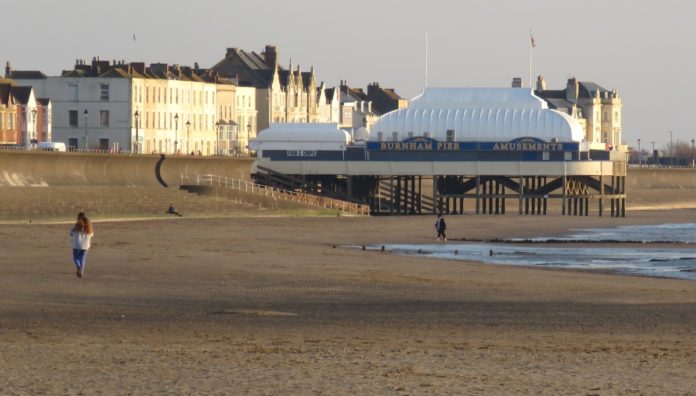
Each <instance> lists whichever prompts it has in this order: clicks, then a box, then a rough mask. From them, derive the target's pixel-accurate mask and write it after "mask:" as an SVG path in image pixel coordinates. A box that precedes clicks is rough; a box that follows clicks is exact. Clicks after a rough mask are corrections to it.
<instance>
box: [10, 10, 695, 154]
mask: <svg viewBox="0 0 696 396" xmlns="http://www.w3.org/2000/svg"><path fill="white" fill-rule="evenodd" d="M412 4H414V5H412ZM0 15H1V16H2V18H0V20H2V22H0V26H2V31H3V34H1V35H0V62H2V64H3V65H4V63H5V62H6V61H9V62H10V63H11V64H12V66H13V68H14V69H15V70H40V71H42V72H44V73H45V74H46V75H49V76H55V75H59V74H60V73H61V71H62V70H64V69H71V68H72V67H73V66H74V64H75V60H76V59H84V60H87V61H89V60H91V59H92V58H93V57H94V56H100V57H101V59H109V60H113V59H117V60H125V61H126V62H135V61H143V62H146V63H154V62H163V63H170V64H180V65H191V66H192V65H193V64H194V62H198V63H199V65H200V66H201V67H209V66H212V65H213V64H215V63H217V62H218V61H219V60H221V59H222V58H223V57H224V55H225V49H226V48H228V47H237V48H242V49H245V50H248V51H256V52H259V53H260V52H261V51H262V50H263V48H264V46H265V45H267V44H272V45H275V46H276V47H277V50H278V52H279V61H280V63H281V65H282V66H284V67H287V65H288V64H289V62H290V60H292V64H293V65H300V67H301V68H302V70H303V71H307V70H309V68H310V67H312V66H313V67H314V70H315V73H316V75H317V80H318V82H321V81H324V82H325V83H326V84H327V85H328V86H335V85H338V84H339V82H340V81H341V80H347V82H348V84H349V85H350V86H351V87H362V88H363V89H366V87H367V84H368V83H371V82H378V83H379V84H380V86H381V87H384V88H394V89H395V90H396V92H397V93H399V94H400V95H401V96H402V97H405V98H412V97H414V96H416V95H418V94H419V93H420V92H421V91H422V89H423V87H424V86H425V82H426V34H427V37H428V40H427V42H428V45H427V49H428V50H427V54H428V56H427V65H428V66H427V83H428V86H438V87H508V86H510V83H511V81H512V78H513V77H522V78H523V80H524V82H525V83H527V82H528V79H529V60H530V30H531V31H532V34H533V35H534V38H535V42H536V47H535V48H534V49H533V51H532V76H533V79H534V80H535V79H536V76H537V75H543V76H544V79H545V80H546V82H547V88H548V89H563V88H564V87H565V85H566V81H567V79H568V78H570V77H576V78H577V79H578V80H580V81H592V82H595V83H597V84H599V85H601V86H603V87H604V88H607V89H616V90H617V91H618V92H619V95H620V96H621V98H622V101H623V106H624V107H623V142H624V144H628V145H629V146H633V147H635V146H637V139H641V141H642V144H643V146H642V148H643V149H646V148H648V147H649V146H648V144H650V142H653V141H654V142H655V148H658V149H659V148H664V146H665V145H666V144H668V143H669V142H670V133H669V131H672V139H673V141H674V143H675V144H676V143H677V142H678V141H679V142H690V141H691V139H694V138H696V125H694V123H693V122H691V121H689V119H690V115H691V109H692V107H691V106H694V105H696V95H694V93H696V75H695V74H696V73H694V72H695V71H696V69H695V68H694V66H693V65H694V60H696V59H695V58H696V23H693V21H694V20H696V1H690V0H683V1H677V0H661V1H653V0H642V1H629V0H611V1H607V0H582V1H563V0H556V1H545V0H508V1H505V0H476V1H472V0H449V1H445V0H428V1H425V2H417V3H416V2H406V1H397V0H370V1H368V0H350V1H341V2H338V1H330V0H294V1H288V0H264V1H236V0H229V1H222V0H196V1H180V0H169V1H162V0H149V1H143V0H119V1H116V2H114V1H102V0H60V1H56V0H34V1H31V2H28V1H10V0H3V1H2V3H0Z"/></svg>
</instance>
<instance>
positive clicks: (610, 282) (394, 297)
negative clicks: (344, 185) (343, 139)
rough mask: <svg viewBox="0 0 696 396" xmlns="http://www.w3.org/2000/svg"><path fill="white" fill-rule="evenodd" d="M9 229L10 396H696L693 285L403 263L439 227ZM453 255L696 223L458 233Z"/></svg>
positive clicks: (2, 320)
mask: <svg viewBox="0 0 696 396" xmlns="http://www.w3.org/2000/svg"><path fill="white" fill-rule="evenodd" d="M95 220H96V221H97V222H96V223H95V233H96V235H95V239H94V242H93V248H92V250H91V251H90V252H89V254H88V257H87V268H86V273H85V277H84V278H82V279H78V278H76V276H75V271H74V267H73V265H72V263H71V256H70V254H71V252H70V249H69V238H68V230H69V228H70V224H41V223H36V222H34V223H32V224H2V225H0V235H2V237H3V239H4V240H5V243H4V244H3V245H2V247H0V256H2V260H1V262H2V264H0V351H1V353H0V373H2V375H1V376H0V394H3V395H14V394H251V395H285V394H301V395H304V394H330V395H353V394H394V395H402V394H404V395H405V394H410V395H417V394H437V395H443V394H495V395H506V394H553V395H555V394H582V395H613V394H695V393H696V391H695V389H696V370H695V369H694V368H695V367H696V283H694V282H693V281H681V280H673V279H658V278H647V277H635V276H624V275H617V274H602V273H589V272H583V271H569V270H553V269H538V268H522V267H510V266H501V265H484V264H477V263H473V262H459V261H456V262H455V261H446V260H436V259H431V258H423V257H403V256H396V255H391V254H388V253H382V252H378V251H362V250H361V249H348V248H344V247H342V246H345V245H357V246H360V245H362V244H380V243H432V242H433V239H434V234H433V228H432V222H433V221H434V218H432V217H430V216H414V217H373V218H367V217H317V218H292V217H240V218H227V219H189V218H181V219H179V218H176V219H169V220H143V221H111V222H99V219H95ZM447 220H448V225H449V229H448V234H449V236H450V239H451V240H452V239H454V240H456V239H463V238H466V239H490V238H501V237H524V236H542V235H547V236H552V235H558V234H560V233H562V232H564V231H565V230H568V229H571V228H584V227H604V226H615V225H627V224H660V223H669V222H693V221H695V220H696V211H694V210H673V211H664V212H651V211H640V212H631V213H630V214H629V215H628V217H626V218H623V219H617V218H610V217H603V218H599V217H561V216H545V217H544V216H527V217H520V216H515V215H506V216H504V217H502V216H501V217H495V216H462V217H455V216H450V217H448V218H447Z"/></svg>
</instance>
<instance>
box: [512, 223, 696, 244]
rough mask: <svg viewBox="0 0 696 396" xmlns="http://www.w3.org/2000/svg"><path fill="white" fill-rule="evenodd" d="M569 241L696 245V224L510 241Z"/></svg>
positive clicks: (595, 230) (586, 231)
mask: <svg viewBox="0 0 696 396" xmlns="http://www.w3.org/2000/svg"><path fill="white" fill-rule="evenodd" d="M521 240H525V241H532V242H546V241H569V242H583V241H587V242H600V241H611V242H640V243H696V223H684V224H656V225H631V226H620V227H612V228H587V229H580V230H571V233H569V234H568V235H564V236H559V237H532V238H515V239H510V241H521Z"/></svg>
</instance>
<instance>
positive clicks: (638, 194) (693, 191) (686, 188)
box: [626, 168, 696, 209]
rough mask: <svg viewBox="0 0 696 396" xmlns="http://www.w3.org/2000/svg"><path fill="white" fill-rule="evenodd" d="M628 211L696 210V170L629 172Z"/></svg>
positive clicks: (673, 169)
mask: <svg viewBox="0 0 696 396" xmlns="http://www.w3.org/2000/svg"><path fill="white" fill-rule="evenodd" d="M626 202H627V203H626V205H627V207H628V209H669V208H696V169H694V168H629V169H628V172H627V175H626Z"/></svg>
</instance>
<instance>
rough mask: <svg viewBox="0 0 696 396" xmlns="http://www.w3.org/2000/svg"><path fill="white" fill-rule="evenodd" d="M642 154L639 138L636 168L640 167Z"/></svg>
mask: <svg viewBox="0 0 696 396" xmlns="http://www.w3.org/2000/svg"><path fill="white" fill-rule="evenodd" d="M641 159H642V153H641V151H640V138H638V166H640V165H641V162H642V161H641Z"/></svg>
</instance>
